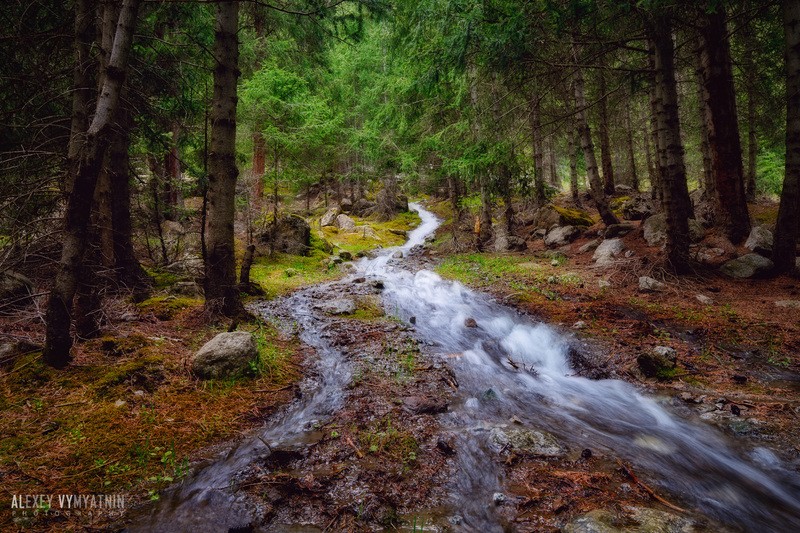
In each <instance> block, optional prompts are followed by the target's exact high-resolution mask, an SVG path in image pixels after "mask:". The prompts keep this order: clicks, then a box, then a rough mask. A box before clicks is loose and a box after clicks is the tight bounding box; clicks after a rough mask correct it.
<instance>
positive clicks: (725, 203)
mask: <svg viewBox="0 0 800 533" xmlns="http://www.w3.org/2000/svg"><path fill="white" fill-rule="evenodd" d="M702 16H703V22H702V24H701V28H700V42H701V64H702V69H703V85H704V87H705V96H706V102H707V104H706V114H705V117H706V122H707V124H708V144H709V148H710V150H711V158H712V167H713V169H714V173H715V176H714V181H715V182H716V186H717V197H718V199H719V205H718V210H717V218H718V222H719V223H720V224H721V225H722V228H723V231H724V232H725V235H726V236H727V237H728V239H730V240H731V242H733V243H734V244H735V243H739V242H741V241H742V240H744V239H745V238H747V236H748V235H749V233H750V213H749V212H748V210H747V197H746V195H745V183H744V169H743V167H742V146H741V142H740V140H739V122H738V120H737V117H736V96H735V93H734V88H733V71H732V67H731V54H730V45H729V43H728V33H727V28H726V25H725V10H724V7H723V4H721V3H720V4H717V7H716V10H715V11H714V12H712V13H705V12H704V14H703V15H702Z"/></svg>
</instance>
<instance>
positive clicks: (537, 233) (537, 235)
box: [531, 228, 547, 239]
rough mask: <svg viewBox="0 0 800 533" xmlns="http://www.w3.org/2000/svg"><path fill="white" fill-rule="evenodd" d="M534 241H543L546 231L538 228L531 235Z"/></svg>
mask: <svg viewBox="0 0 800 533" xmlns="http://www.w3.org/2000/svg"><path fill="white" fill-rule="evenodd" d="M531 235H532V236H533V238H534V239H544V236H545V235H547V230H546V229H544V228H539V229H537V230H535V231H534V232H533V233H531Z"/></svg>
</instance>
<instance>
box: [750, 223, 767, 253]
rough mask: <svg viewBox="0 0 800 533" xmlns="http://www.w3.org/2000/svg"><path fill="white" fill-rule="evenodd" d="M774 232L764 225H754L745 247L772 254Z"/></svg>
mask: <svg viewBox="0 0 800 533" xmlns="http://www.w3.org/2000/svg"><path fill="white" fill-rule="evenodd" d="M772 242H773V236H772V232H771V231H770V230H768V229H767V228H765V227H764V226H753V229H752V230H750V236H749V237H747V241H745V243H744V247H745V248H747V249H748V250H752V251H754V252H755V253H757V254H761V255H772Z"/></svg>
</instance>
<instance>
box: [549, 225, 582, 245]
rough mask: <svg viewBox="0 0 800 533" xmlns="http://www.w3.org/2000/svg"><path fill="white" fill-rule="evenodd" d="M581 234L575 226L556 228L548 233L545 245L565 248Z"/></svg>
mask: <svg viewBox="0 0 800 533" xmlns="http://www.w3.org/2000/svg"><path fill="white" fill-rule="evenodd" d="M580 233H581V232H580V230H579V229H578V228H576V227H575V226H556V227H555V228H553V229H551V230H550V231H548V232H547V235H546V236H545V238H544V243H545V244H546V245H547V246H564V245H565V244H569V243H571V242H572V241H574V240H575V238H576V237H578V235H580Z"/></svg>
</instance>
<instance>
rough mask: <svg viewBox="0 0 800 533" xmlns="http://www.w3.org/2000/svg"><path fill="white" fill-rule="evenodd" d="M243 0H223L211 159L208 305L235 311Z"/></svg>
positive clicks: (219, 13) (210, 308)
mask: <svg viewBox="0 0 800 533" xmlns="http://www.w3.org/2000/svg"><path fill="white" fill-rule="evenodd" d="M238 29H239V2H235V1H234V2H219V3H217V15H216V28H215V39H214V57H215V58H216V64H215V66H214V96H213V100H212V108H211V153H210V154H209V161H208V171H209V172H208V173H209V175H208V219H207V221H206V224H207V225H208V227H207V229H206V246H207V248H208V250H207V254H206V255H207V257H206V264H205V274H206V275H205V298H206V309H207V310H208V311H210V312H211V313H214V314H216V313H222V314H223V315H225V316H234V315H236V314H238V313H239V312H240V310H241V302H240V301H239V289H238V286H237V284H236V257H235V255H234V240H233V224H234V215H235V212H234V200H235V196H236V178H237V176H238V173H239V171H238V169H237V168H236V101H237V93H236V83H237V80H238V78H239V43H238V41H237V36H236V34H237V32H238Z"/></svg>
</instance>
